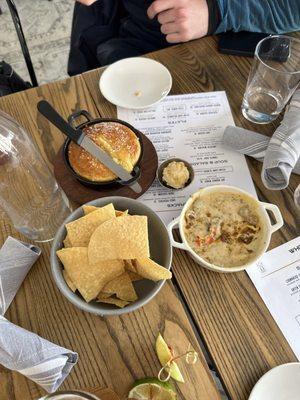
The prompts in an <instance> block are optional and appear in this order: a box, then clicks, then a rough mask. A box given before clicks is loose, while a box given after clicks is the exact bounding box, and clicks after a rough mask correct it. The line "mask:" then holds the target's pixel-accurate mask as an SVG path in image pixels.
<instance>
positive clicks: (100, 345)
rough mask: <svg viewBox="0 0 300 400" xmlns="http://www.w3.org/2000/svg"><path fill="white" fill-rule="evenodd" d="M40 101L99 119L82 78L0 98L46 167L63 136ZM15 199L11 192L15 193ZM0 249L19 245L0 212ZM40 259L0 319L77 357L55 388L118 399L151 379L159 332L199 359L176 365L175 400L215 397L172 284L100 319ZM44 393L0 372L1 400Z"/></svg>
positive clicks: (46, 248) (45, 248)
mask: <svg viewBox="0 0 300 400" xmlns="http://www.w3.org/2000/svg"><path fill="white" fill-rule="evenodd" d="M41 99H47V100H48V101H49V102H51V103H52V104H53V105H54V107H55V108H56V109H57V110H58V112H60V113H61V114H62V115H63V116H64V117H67V116H68V115H69V114H70V113H71V112H74V111H75V110H78V109H87V110H89V111H90V113H91V114H92V115H93V116H97V115H99V112H98V107H97V106H96V103H95V100H94V99H93V98H92V97H91V95H90V93H89V91H88V89H87V87H86V84H85V82H84V79H83V78H82V77H81V76H77V77H75V78H72V79H66V80H64V81H62V82H57V83H53V84H49V85H44V86H41V87H39V88H37V89H30V90H27V91H25V92H21V93H18V94H14V95H10V96H7V97H3V98H0V109H1V110H3V111H5V112H7V113H9V114H10V115H11V116H13V117H14V118H15V119H16V120H17V121H18V122H20V123H21V124H22V125H23V127H24V128H25V129H26V130H27V131H28V132H29V134H31V136H32V137H33V138H34V140H35V142H36V144H37V145H38V147H39V148H40V149H41V152H42V154H43V156H44V158H45V160H47V162H48V163H49V165H50V166H51V164H52V162H53V160H54V158H55V154H56V152H57V151H58V149H59V148H60V146H61V144H62V142H63V139H64V138H63V135H62V134H61V133H60V132H59V131H58V130H57V129H56V128H55V127H53V126H52V125H51V124H50V123H48V122H47V121H46V120H45V119H44V118H43V117H42V116H40V115H39V114H38V112H37V109H36V104H37V102H38V101H39V100H41ZM16 195H18V194H17V193H16ZM0 217H1V224H0V244H3V242H4V241H5V239H6V238H7V236H8V235H11V236H14V237H16V238H20V239H22V240H25V241H27V240H26V238H24V237H22V236H21V235H20V234H19V233H18V232H16V231H15V230H14V228H13V227H12V225H11V223H10V221H9V220H8V219H7V217H6V216H5V214H4V212H2V211H1V214H0ZM40 247H41V248H42V255H41V257H40V259H39V261H38V262H37V263H36V264H35V265H34V266H33V268H32V269H31V271H30V272H29V274H28V276H27V277H26V279H25V281H24V283H23V285H22V286H21V288H20V290H19V291H18V293H17V295H16V298H15V300H14V301H13V303H12V305H11V306H10V308H9V310H8V312H7V313H6V315H5V317H6V318H7V319H9V320H10V321H11V322H13V323H15V324H17V325H19V326H21V327H23V328H25V329H28V330H30V331H32V332H35V333H37V334H38V335H41V336H42V337H44V338H46V339H48V340H50V341H52V342H54V343H57V344H59V345H61V346H64V347H66V348H69V349H72V350H74V351H77V352H78V353H79V362H78V364H77V365H76V366H75V367H74V368H73V370H72V372H71V374H70V375H69V377H68V378H67V379H66V381H65V382H64V384H63V385H62V386H61V389H62V390H67V389H82V388H87V387H97V386H98V387H103V388H104V387H106V388H110V389H112V390H114V391H115V392H116V393H117V394H118V395H119V396H120V398H121V399H125V398H126V394H127V393H128V390H129V389H130V387H131V386H132V384H133V382H134V381H135V380H136V379H138V378H143V377H145V376H156V375H157V373H158V371H159V369H160V365H159V362H158V360H157V356H156V354H155V348H154V344H155V339H156V336H157V334H158V332H159V331H160V332H162V333H163V334H164V333H165V334H166V339H167V340H168V341H169V343H172V342H173V341H175V342H176V343H177V340H178V338H181V339H180V343H181V345H182V348H181V349H179V350H180V351H182V352H184V351H185V350H186V346H187V343H191V345H192V346H193V347H194V348H195V350H196V351H197V352H198V353H199V355H200V359H199V362H198V363H197V364H196V365H194V366H191V367H189V368H188V370H187V368H186V366H185V365H184V364H183V365H182V370H183V373H184V375H185V378H186V383H185V384H180V385H178V388H177V389H178V398H179V399H180V400H183V399H185V400H218V399H220V396H219V393H218V391H217V389H216V386H215V384H214V382H213V379H212V377H211V374H210V372H209V370H208V366H207V363H206V361H205V359H204V356H203V354H202V352H201V349H200V347H199V343H198V341H197V338H196V336H195V334H194V331H193V327H192V325H191V323H190V322H189V319H188V317H187V315H186V312H185V310H184V307H183V305H182V304H181V302H180V298H179V297H178V295H177V292H176V291H175V289H174V286H173V284H172V283H171V282H169V283H167V284H166V285H165V286H164V287H163V289H162V290H161V292H160V293H159V294H158V295H157V296H156V297H155V299H154V300H152V301H151V302H150V303H149V304H148V305H147V306H145V307H144V308H142V309H140V310H138V311H136V312H134V313H131V314H128V315H123V316H120V317H110V318H100V317H98V316H95V315H92V314H87V313H84V312H82V311H80V310H79V309H77V308H75V307H74V306H73V305H72V304H71V303H69V302H68V301H67V300H66V299H65V298H64V297H63V295H62V294H61V293H60V292H59V290H58V289H57V287H56V285H55V283H54V280H53V279H52V275H51V271H50V262H49V253H50V244H41V246H40ZM43 394H45V393H43V391H42V390H41V389H40V387H38V386H37V385H36V384H34V383H33V382H32V381H30V380H28V379H26V378H25V377H23V376H22V375H20V374H19V373H17V372H12V371H8V370H6V369H5V368H3V367H0V400H8V399H9V400H27V399H28V400H35V399H38V398H39V397H41V396H42V395H43Z"/></svg>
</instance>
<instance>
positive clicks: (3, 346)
mask: <svg viewBox="0 0 300 400" xmlns="http://www.w3.org/2000/svg"><path fill="white" fill-rule="evenodd" d="M40 254H41V250H40V249H39V248H38V247H36V246H33V245H30V244H27V243H23V242H20V241H18V240H16V239H14V238H12V237H10V236H9V237H8V238H7V240H6V241H5V243H4V245H3V246H2V248H1V250H0V364H2V365H4V366H5V367H6V368H9V369H11V370H14V371H18V372H20V373H21V374H23V375H24V376H26V377H27V378H29V379H31V380H33V381H34V382H36V383H37V384H39V385H40V386H42V387H43V388H44V389H45V390H46V391H47V392H49V393H52V392H54V391H55V390H57V388H58V387H59V386H60V385H61V383H62V382H63V381H64V379H65V378H66V377H67V376H68V375H69V373H70V371H71V369H72V367H73V366H74V365H75V364H76V362H77V359H78V355H77V353H74V352H73V351H70V350H68V349H65V348H63V347H60V346H58V345H56V344H54V343H51V342H49V341H48V340H45V339H43V338H41V337H40V336H38V335H36V334H34V333H32V332H29V331H26V330H25V329H23V328H21V327H19V326H17V325H14V324H13V323H11V322H9V321H8V320H7V319H6V318H4V317H3V315H4V314H5V312H6V310H7V309H8V307H9V305H10V304H11V302H12V300H13V299H14V297H15V295H16V293H17V291H18V289H19V287H20V286H21V284H22V282H23V280H24V279H25V277H26V275H27V273H28V272H29V270H30V268H31V267H32V265H33V264H34V263H35V261H36V260H37V259H38V257H39V256H40Z"/></svg>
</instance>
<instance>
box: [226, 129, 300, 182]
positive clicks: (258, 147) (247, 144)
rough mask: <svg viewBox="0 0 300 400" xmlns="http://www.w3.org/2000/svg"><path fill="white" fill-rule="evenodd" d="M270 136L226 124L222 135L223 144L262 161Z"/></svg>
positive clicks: (298, 166)
mask: <svg viewBox="0 0 300 400" xmlns="http://www.w3.org/2000/svg"><path fill="white" fill-rule="evenodd" d="M269 142H270V138H269V137H268V136H265V135H262V134H261V133H257V132H253V131H249V130H248V129H244V128H240V127H239V126H227V128H226V129H225V131H224V135H223V144H224V145H225V146H227V147H230V148H232V149H234V150H236V151H237V152H239V153H241V154H245V155H246V156H249V157H253V158H255V159H256V160H258V161H263V160H264V157H265V155H266V150H267V147H268V144H269ZM293 173H294V174H298V175H300V157H299V158H298V161H297V162H296V165H295V167H294V169H293Z"/></svg>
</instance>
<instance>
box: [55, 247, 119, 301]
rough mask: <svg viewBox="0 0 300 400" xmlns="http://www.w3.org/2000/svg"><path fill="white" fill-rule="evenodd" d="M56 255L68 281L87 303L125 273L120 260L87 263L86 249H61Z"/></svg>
mask: <svg viewBox="0 0 300 400" xmlns="http://www.w3.org/2000/svg"><path fill="white" fill-rule="evenodd" d="M56 254H57V256H58V257H59V259H60V261H61V262H62V263H63V265H64V268H65V270H66V271H67V273H68V275H69V277H70V279H71V280H72V282H73V283H74V285H75V286H76V288H77V289H78V290H79V292H80V293H81V295H82V297H83V298H84V299H85V301H87V302H89V301H91V300H93V299H94V298H96V297H97V295H98V293H99V292H100V291H101V289H102V288H103V287H104V286H105V285H106V283H108V282H109V281H111V280H113V279H114V278H116V277H117V276H118V275H121V274H122V273H123V272H124V271H125V270H124V263H123V261H122V260H109V261H101V262H97V263H89V262H88V254H87V248H86V247H71V248H68V249H61V250H58V251H57V252H56Z"/></svg>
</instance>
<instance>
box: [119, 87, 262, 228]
mask: <svg viewBox="0 0 300 400" xmlns="http://www.w3.org/2000/svg"><path fill="white" fill-rule="evenodd" d="M118 117H119V118H120V119H122V120H124V121H127V122H128V123H130V124H131V125H133V126H134V127H136V128H137V129H139V130H140V131H142V132H143V133H144V134H145V135H146V136H148V138H149V139H150V140H151V141H152V143H153V144H154V146H155V148H156V151H157V154H158V159H159V162H162V161H164V160H165V159H168V158H171V157H178V158H182V159H184V160H186V161H188V162H190V163H191V164H192V165H193V168H194V171H195V179H194V181H193V182H192V183H191V185H189V186H188V187H187V188H185V189H183V190H179V191H175V190H169V189H167V188H164V187H162V186H161V185H160V184H159V183H158V182H157V181H155V182H154V183H153V185H152V186H151V188H150V189H149V190H148V191H147V192H146V193H145V194H144V195H143V196H142V197H140V200H141V201H143V203H144V204H146V205H148V206H149V207H150V208H152V209H153V210H154V211H156V212H158V213H159V214H160V216H161V218H162V219H163V220H164V222H165V223H169V222H170V221H171V220H172V219H173V218H175V217H176V216H178V215H179V214H180V211H181V209H182V207H183V205H184V203H185V202H186V200H187V199H188V197H189V196H190V195H191V194H192V193H194V192H196V191H197V190H198V189H200V188H201V187H204V186H208V185H214V184H226V185H234V186H238V187H240V188H241V189H244V190H246V191H248V192H250V193H252V194H254V195H256V194H255V189H254V185H253V182H252V178H251V175H250V172H249V169H248V166H247V163H246V160H245V157H244V156H243V155H241V154H239V153H237V152H235V151H232V150H230V149H228V148H225V147H224V146H222V145H221V140H222V136H223V132H224V129H225V127H226V126H227V125H234V121H233V118H232V114H231V111H230V107H229V103H228V100H227V97H226V93H225V92H208V93H194V94H188V95H178V96H168V97H166V98H165V99H164V100H163V101H162V102H160V103H159V104H157V105H155V106H153V107H149V108H146V109H142V110H130V109H124V108H120V107H118Z"/></svg>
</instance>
